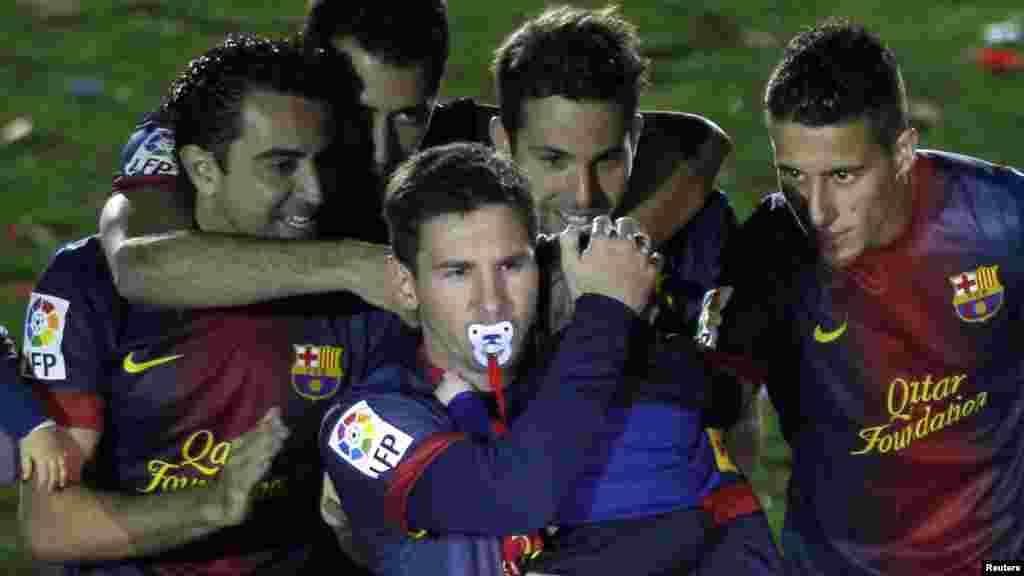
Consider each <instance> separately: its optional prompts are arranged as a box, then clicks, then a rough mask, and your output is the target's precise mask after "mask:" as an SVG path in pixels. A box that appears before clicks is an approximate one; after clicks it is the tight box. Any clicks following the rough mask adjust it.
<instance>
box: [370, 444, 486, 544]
mask: <svg viewBox="0 0 1024 576" xmlns="http://www.w3.org/2000/svg"><path fill="white" fill-rule="evenodd" d="M465 437H466V435H465V434H462V433H460V432H444V433H439V434H433V435H431V436H429V437H427V439H426V440H424V441H423V443H422V444H420V445H419V446H418V447H417V448H416V449H415V450H413V452H412V454H410V455H409V457H408V458H406V459H405V460H404V461H402V463H401V464H399V465H398V467H397V468H395V471H394V473H393V474H392V477H391V485H390V486H388V491H387V494H386V495H385V496H384V517H385V518H387V519H389V520H394V521H395V522H398V523H399V524H401V526H402V530H404V531H406V532H408V531H409V518H408V514H407V513H406V512H407V509H408V505H409V494H411V493H412V487H413V486H415V485H416V481H417V480H419V479H420V476H422V475H423V471H424V470H426V469H427V466H430V464H431V462H433V461H434V460H435V459H436V458H437V457H438V456H440V455H441V453H442V452H444V451H445V450H447V449H448V447H449V446H451V445H452V443H453V442H457V441H459V440H462V439H464V438H465Z"/></svg>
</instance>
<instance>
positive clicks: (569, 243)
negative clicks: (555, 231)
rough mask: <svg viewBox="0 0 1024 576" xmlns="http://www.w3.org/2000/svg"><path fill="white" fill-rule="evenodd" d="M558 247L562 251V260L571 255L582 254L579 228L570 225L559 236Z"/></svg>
mask: <svg viewBox="0 0 1024 576" xmlns="http://www.w3.org/2000/svg"><path fill="white" fill-rule="evenodd" d="M558 246H559V249H560V250H561V251H562V259H563V260H564V259H566V258H567V257H568V256H569V255H570V254H572V255H575V256H579V253H580V251H579V250H580V229H579V227H577V226H574V225H571V224H570V225H569V226H566V227H565V230H563V231H562V233H561V234H559V235H558Z"/></svg>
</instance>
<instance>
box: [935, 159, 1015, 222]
mask: <svg viewBox="0 0 1024 576" xmlns="http://www.w3.org/2000/svg"><path fill="white" fill-rule="evenodd" d="M917 154H918V158H917V161H918V162H921V163H923V164H924V166H923V170H918V171H919V172H920V171H924V172H926V173H928V172H930V173H931V174H933V175H934V178H932V179H929V180H930V181H932V182H937V183H939V185H940V186H942V189H941V191H940V192H939V194H940V196H941V201H942V209H943V210H945V211H947V212H954V213H956V214H957V217H955V218H954V220H956V221H960V222H963V223H966V222H970V223H972V227H973V228H975V229H977V230H978V231H980V232H981V234H982V235H983V236H985V237H988V238H990V239H993V240H998V241H1004V240H1007V239H1011V240H1014V241H1019V240H1020V239H1021V238H1024V233H1022V223H1021V221H1020V220H1021V218H1024V173H1022V172H1021V171H1020V170H1018V169H1015V168H1012V167H1009V166H1005V165H1002V164H997V163H994V162H989V161H986V160H982V159H979V158H974V157H971V156H966V155H963V154H954V153H951V152H943V151H938V150H921V151H918V153H917Z"/></svg>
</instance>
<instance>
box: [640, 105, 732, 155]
mask: <svg viewBox="0 0 1024 576" xmlns="http://www.w3.org/2000/svg"><path fill="white" fill-rule="evenodd" d="M642 115H643V118H644V128H643V140H642V142H644V141H651V142H659V143H664V144H662V145H668V143H669V142H671V143H672V144H673V145H675V146H678V147H680V148H681V149H682V150H683V152H684V153H685V154H686V155H687V156H692V155H695V154H696V153H697V151H698V150H699V148H700V146H701V145H702V144H704V142H706V141H707V140H708V139H710V138H712V137H713V136H718V137H720V138H724V139H728V136H726V133H725V130H723V129H722V128H721V127H720V126H719V125H718V124H716V123H715V122H713V121H711V120H710V119H709V118H706V117H704V116H701V115H699V114H692V113H689V112H676V111H672V110H649V111H648V110H644V111H643V112H642ZM642 146H643V144H641V147H642Z"/></svg>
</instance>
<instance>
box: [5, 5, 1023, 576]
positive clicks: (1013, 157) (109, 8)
mask: <svg viewBox="0 0 1024 576" xmlns="http://www.w3.org/2000/svg"><path fill="white" fill-rule="evenodd" d="M338 1H345V0H338ZM549 4H555V3H552V2H543V1H534V0H506V1H504V2H479V1H477V0H449V13H450V18H451V25H452V50H451V57H450V60H449V67H448V72H447V75H446V78H445V81H444V84H443V87H442V93H443V95H444V96H471V97H475V98H477V99H480V100H482V101H485V102H493V101H494V90H493V87H492V84H491V80H490V76H489V72H488V65H489V63H490V58H491V52H492V50H493V49H494V48H495V47H496V46H497V44H498V42H499V41H500V40H501V39H502V38H503V37H504V35H506V34H507V33H509V32H510V31H512V30H513V29H514V27H515V26H516V25H517V24H518V23H519V22H520V21H521V20H522V19H523V18H524V17H527V16H530V15H534V14H536V13H537V12H538V11H539V10H541V9H543V7H544V6H546V5H549ZM573 4H576V5H579V6H587V7H595V8H596V7H601V6H604V5H605V4H606V3H605V2H592V1H578V2H573ZM619 4H620V5H621V7H622V12H623V14H624V15H625V16H626V17H627V18H628V19H630V20H631V21H633V22H634V23H635V24H637V25H638V26H639V29H640V33H641V36H642V39H643V43H644V44H643V45H644V49H645V51H646V54H647V55H648V56H649V57H650V58H651V59H652V61H653V76H652V78H653V86H652V88H651V89H650V90H649V91H648V93H647V94H646V95H645V96H644V97H643V99H642V101H641V105H642V107H643V108H647V109H652V108H659V109H672V110H679V111H686V112H694V113H699V114H702V115H704V116H707V117H709V118H711V119H712V120H714V121H715V122H716V123H718V124H719V125H720V126H721V127H722V128H724V129H725V131H726V132H728V133H729V134H730V135H731V136H732V138H733V141H734V144H735V151H734V152H733V154H732V156H731V157H730V158H729V159H728V160H727V162H726V165H725V167H724V169H723V170H722V172H721V174H720V177H719V185H720V186H721V187H722V188H723V189H724V190H726V191H727V192H728V193H729V195H730V198H731V199H732V202H733V205H734V206H735V207H736V209H737V212H738V213H739V215H740V217H741V218H746V217H747V216H748V215H749V213H750V211H751V209H752V207H753V206H754V204H755V203H756V201H757V199H758V198H759V197H761V196H762V195H763V194H764V193H766V192H769V191H771V190H772V189H773V186H774V182H775V180H774V175H773V171H772V167H771V151H770V148H769V142H768V138H767V135H766V133H765V131H764V129H763V125H762V122H761V108H760V104H759V103H760V99H761V92H762V89H763V87H764V83H765V81H766V79H767V76H768V74H769V73H770V70H771V68H772V66H773V65H774V64H775V63H776V61H777V60H778V58H779V56H780V54H781V50H782V46H783V45H784V44H785V42H786V40H788V39H789V38H790V37H791V36H792V35H793V34H795V33H796V32H798V31H799V30H800V29H801V28H802V27H804V26H807V25H809V24H812V23H813V22H815V21H817V20H820V19H822V18H824V17H827V16H833V15H845V16H849V17H851V18H853V19H855V20H858V21H860V22H862V23H864V24H865V25H867V26H868V27H869V28H871V29H873V30H875V31H876V32H878V33H879V34H880V35H881V36H882V38H883V39H885V40H886V41H887V42H888V43H889V45H890V46H891V47H892V48H893V49H894V50H895V52H896V54H897V57H898V59H899V61H900V63H901V65H902V67H903V74H904V78H905V80H906V83H907V87H908V92H909V95H910V99H911V113H912V116H913V117H914V122H915V123H916V125H917V126H918V128H919V129H920V130H921V133H922V138H921V140H922V145H923V146H924V147H931V148H940V149H947V150H952V151H956V152H960V153H964V154H969V155H975V156H980V157H982V158H985V159H988V160H991V161H995V162H999V163H1004V164H1010V165H1014V166H1018V167H1021V166H1024V146H1022V144H1021V141H1020V138H1021V130H1022V129H1024V111H1022V110H1024V108H1022V106H1024V70H1021V69H1022V68H1024V56H1022V54H1024V42H1022V41H1021V26H1022V24H1024V8H1022V7H1021V4H1020V3H1019V1H1006V2H981V3H974V2H966V1H959V0H927V1H922V0H904V1H901V2H893V1H881V0H857V1H856V2H854V1H852V0H828V1H821V2H781V1H772V0H724V1H719V2H699V1H697V2H695V1H693V0H686V1H684V0H660V1H655V0H623V1H621V2H619ZM304 6H305V2H304V1H303V0H290V1H287V2H273V3H269V2H268V3H264V2H259V1H257V0H248V1H237V0H235V1H226V0H212V1H211V0H204V1H199V0H164V1H161V0H133V1H127V0H126V1H113V0H6V1H5V2H3V3H0V33H2V37H3V38H4V39H5V41H4V42H3V43H2V44H0V101H2V102H3V104H2V105H0V191H2V192H0V193H2V194H3V197H2V199H0V234H2V240H0V324H3V325H6V326H7V327H8V328H10V329H11V331H12V332H13V333H14V334H16V335H18V334H19V333H20V332H21V326H22V324H23V316H24V309H25V304H26V300H27V294H28V291H29V290H31V286H32V283H33V281H34V279H35V278H36V276H37V275H38V274H39V273H40V272H41V271H42V269H43V267H44V266H45V265H46V263H47V261H48V259H49V257H50V256H51V254H52V253H53V251H54V250H55V249H56V248H57V247H59V246H60V245H61V244H62V243H64V242H66V241H69V240H74V239H77V238H79V237H82V236H84V235H88V234H92V233H94V232H95V229H96V221H97V216H98V210H99V208H100V207H101V206H102V203H103V201H104V200H105V199H106V197H107V196H108V195H109V193H110V182H111V176H112V174H113V171H114V169H115V165H116V162H117V157H118V154H119V152H120V149H121V146H122V145H123V144H124V142H125V139H126V137H127V136H128V134H129V131H130V129H131V127H132V126H133V124H134V123H135V122H136V121H137V120H138V119H139V118H140V116H141V115H142V114H143V113H145V112H146V111H149V110H151V109H153V108H155V107H156V106H157V105H158V104H159V102H160V100H161V98H162V96H163V93H164V91H165V89H166V88H167V86H168V84H169V83H170V81H171V80H172V79H173V78H174V77H175V76H176V75H177V73H178V71H179V70H180V69H181V68H182V67H183V66H184V64H185V63H186V62H187V61H188V59H190V58H192V57H193V56H196V55H198V54H200V53H202V52H203V51H205V50H206V49H208V48H209V47H211V46H212V45H213V44H215V43H217V42H218V41H219V40H220V39H221V38H223V37H224V35H225V34H227V33H230V32H235V31H249V32H257V33H264V34H288V33H292V32H295V31H297V30H298V29H299V26H300V23H301V19H302V15H303V10H304ZM401 19H402V14H400V13H396V14H395V24H396V25H408V24H412V23H405V22H402V21H401ZM19 337H20V336H19ZM762 408H763V410H762V414H761V417H762V446H763V447H762V451H761V458H760V461H759V462H758V464H757V465H756V466H754V467H753V469H751V470H748V472H749V473H750V475H751V477H752V479H753V481H754V483H755V488H756V489H757V491H758V492H759V494H760V495H761V497H762V501H763V503H764V504H765V506H766V508H767V509H768V511H769V516H770V518H771V520H772V523H773V527H774V528H775V529H776V530H777V529H778V527H779V526H780V525H781V518H782V513H783V511H784V506H785V502H784V487H785V481H786V472H787V462H788V455H787V451H786V447H785V445H784V444H783V443H782V442H781V441H780V440H779V439H778V435H777V432H776V431H775V424H774V415H773V413H772V412H771V409H770V407H769V406H768V405H767V404H763V405H762ZM16 498H17V496H16V491H15V490H13V489H0V574H27V573H31V572H30V571H29V570H28V568H27V567H26V564H25V563H24V559H23V558H22V557H21V556H20V554H19V552H18V550H17V544H16V535H15V530H14V521H15V514H16Z"/></svg>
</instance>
